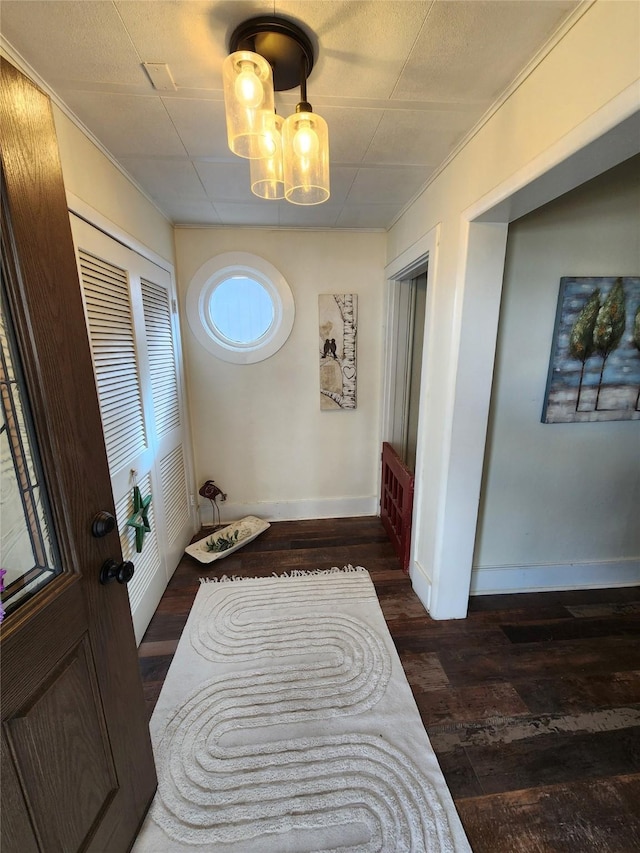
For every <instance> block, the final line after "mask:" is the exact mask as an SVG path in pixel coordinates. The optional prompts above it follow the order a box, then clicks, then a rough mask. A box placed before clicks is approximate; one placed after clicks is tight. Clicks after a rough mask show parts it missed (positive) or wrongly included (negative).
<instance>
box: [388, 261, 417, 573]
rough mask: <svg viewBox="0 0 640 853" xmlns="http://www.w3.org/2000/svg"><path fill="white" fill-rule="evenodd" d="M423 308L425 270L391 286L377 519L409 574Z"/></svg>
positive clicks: (415, 272) (403, 567)
mask: <svg viewBox="0 0 640 853" xmlns="http://www.w3.org/2000/svg"><path fill="white" fill-rule="evenodd" d="M426 305H427V267H426V264H424V265H423V267H422V268H419V269H417V270H414V271H413V272H412V273H411V274H410V275H409V276H408V277H406V278H401V279H399V280H397V281H396V282H395V309H396V310H395V312H394V313H395V316H394V323H393V325H392V335H391V339H390V341H389V348H390V355H391V362H392V364H393V371H392V374H391V375H392V376H393V388H392V389H391V390H392V394H391V399H390V403H391V406H390V411H389V418H390V423H389V427H390V429H389V430H388V439H389V440H388V441H384V442H383V445H382V473H381V483H380V518H381V521H382V524H383V526H384V528H385V530H386V531H387V534H388V535H389V538H390V540H391V542H392V544H393V546H394V549H395V551H396V554H397V555H398V558H399V559H400V562H401V565H402V569H403V571H405V572H408V571H409V564H410V560H411V528H412V516H413V495H414V483H415V471H416V457H417V449H418V430H419V412H420V388H421V375H422V357H423V348H424V329H425V318H426Z"/></svg>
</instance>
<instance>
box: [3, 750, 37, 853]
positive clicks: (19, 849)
mask: <svg viewBox="0 0 640 853" xmlns="http://www.w3.org/2000/svg"><path fill="white" fill-rule="evenodd" d="M0 791H2V820H0V850H2V853H38V851H39V847H38V842H37V839H36V836H35V833H34V831H33V827H32V826H31V821H30V820H29V813H28V811H27V805H26V803H25V801H24V798H23V796H22V791H21V789H20V782H19V780H18V776H17V774H16V771H15V767H14V766H13V761H12V759H11V753H10V752H9V747H8V744H7V741H6V739H5V738H4V737H2V758H1V759H0Z"/></svg>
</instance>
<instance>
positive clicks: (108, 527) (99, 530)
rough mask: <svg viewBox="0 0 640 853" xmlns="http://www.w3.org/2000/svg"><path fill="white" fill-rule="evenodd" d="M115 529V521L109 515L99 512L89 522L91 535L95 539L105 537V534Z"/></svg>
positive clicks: (108, 513)
mask: <svg viewBox="0 0 640 853" xmlns="http://www.w3.org/2000/svg"><path fill="white" fill-rule="evenodd" d="M115 527H116V520H115V518H114V517H113V516H112V515H111V513H110V512H106V511H105V510H101V511H100V512H99V513H97V514H96V515H95V516H94V518H93V521H92V522H91V535H92V536H95V538H96V539H100V538H101V537H102V536H106V535H107V533H111V531H112V530H115Z"/></svg>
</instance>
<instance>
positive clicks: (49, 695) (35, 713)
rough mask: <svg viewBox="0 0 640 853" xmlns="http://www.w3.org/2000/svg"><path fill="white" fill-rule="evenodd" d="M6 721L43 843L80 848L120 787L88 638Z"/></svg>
mask: <svg viewBox="0 0 640 853" xmlns="http://www.w3.org/2000/svg"><path fill="white" fill-rule="evenodd" d="M5 726H6V729H7V730H8V735H9V740H10V744H11V748H12V752H13V755H14V759H15V763H16V766H17V768H18V772H19V774H20V777H21V779H22V785H23V788H24V793H25V797H26V800H27V803H28V805H29V810H30V812H31V814H32V815H33V816H34V821H35V823H36V826H37V829H38V833H39V835H40V837H41V839H42V844H43V848H44V849H45V850H52V851H53V850H61V851H67V850H68V851H72V850H79V849H81V847H82V846H83V844H84V842H85V839H86V838H87V837H88V836H89V835H90V833H91V830H92V828H93V826H94V824H95V823H96V821H97V819H98V818H99V816H100V815H101V813H102V811H103V810H104V808H105V807H106V805H107V804H108V802H109V800H110V799H111V797H112V795H113V793H114V792H115V790H116V787H117V781H116V777H115V772H114V769H113V764H112V761H111V755H110V750H109V744H108V741H107V737H106V730H105V725H104V720H103V718H102V710H101V707H100V703H99V698H98V694H97V688H96V683H95V674H94V670H93V664H92V660H91V653H90V649H89V641H88V638H86V637H85V638H84V639H83V640H82V642H81V643H80V644H79V645H78V646H77V647H76V648H75V649H74V650H73V651H72V652H71V654H70V655H69V656H68V657H67V658H66V659H65V661H64V663H63V665H62V666H61V667H60V668H58V670H57V671H56V672H55V673H54V674H53V676H52V677H51V678H50V679H49V680H48V681H47V682H46V684H44V685H43V687H42V688H41V689H40V690H39V691H38V692H37V693H36V696H35V698H34V699H33V700H32V701H31V702H30V703H29V705H28V706H26V707H25V708H23V709H21V711H20V712H19V713H18V714H16V715H15V716H14V717H13V718H11V719H10V720H8V721H7V722H6V723H5ZM52 805H54V806H55V807H54V808H52ZM44 815H46V819H43V816H44Z"/></svg>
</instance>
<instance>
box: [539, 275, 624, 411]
mask: <svg viewBox="0 0 640 853" xmlns="http://www.w3.org/2000/svg"><path fill="white" fill-rule="evenodd" d="M542 420H543V423H571V422H576V421H619V420H640V277H636V276H626V277H617V278H616V277H614V276H609V277H606V276H604V277H571V276H566V277H563V278H561V279H560V295H559V298H558V311H557V316H556V327H555V332H554V341H553V350H552V353H551V361H550V364H549V377H548V380H547V393H546V395H545V404H544V409H543V414H542Z"/></svg>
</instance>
